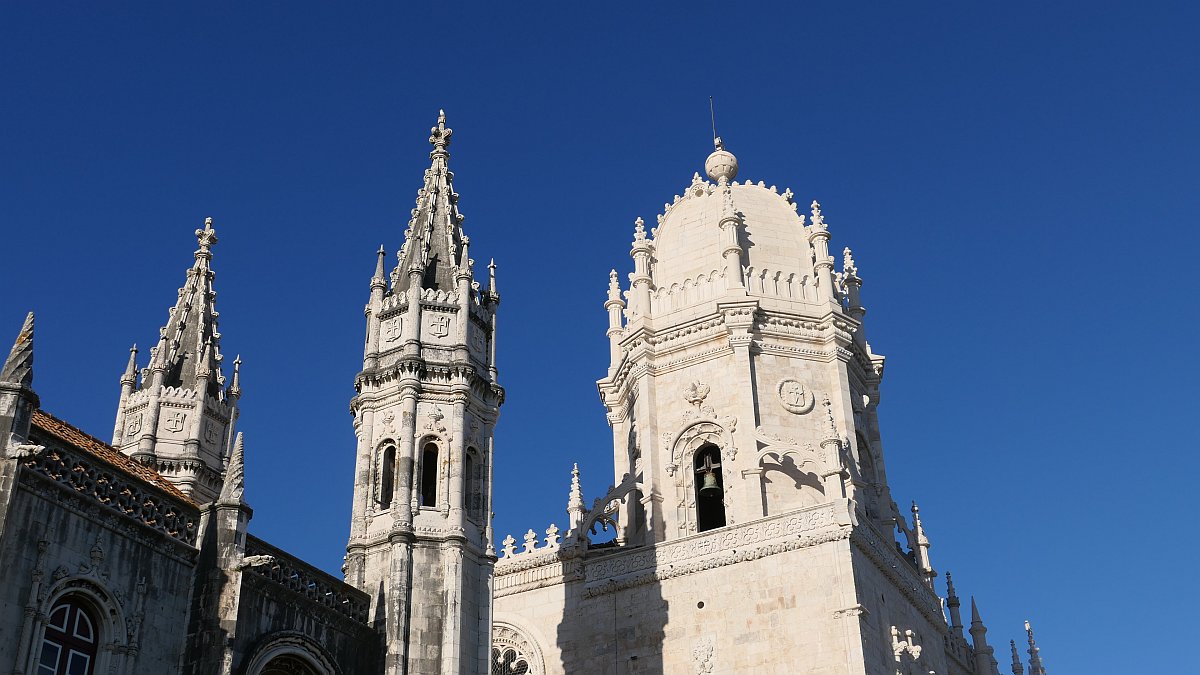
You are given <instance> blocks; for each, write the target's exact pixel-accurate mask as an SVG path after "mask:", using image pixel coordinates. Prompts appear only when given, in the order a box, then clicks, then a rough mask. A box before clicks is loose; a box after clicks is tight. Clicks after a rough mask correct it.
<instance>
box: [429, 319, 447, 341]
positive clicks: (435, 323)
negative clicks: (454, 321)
mask: <svg viewBox="0 0 1200 675" xmlns="http://www.w3.org/2000/svg"><path fill="white" fill-rule="evenodd" d="M429 332H430V333H431V334H432V335H433V336H434V337H440V338H442V337H446V336H447V335H449V334H450V317H448V316H434V317H433V318H432V319H430V320H429Z"/></svg>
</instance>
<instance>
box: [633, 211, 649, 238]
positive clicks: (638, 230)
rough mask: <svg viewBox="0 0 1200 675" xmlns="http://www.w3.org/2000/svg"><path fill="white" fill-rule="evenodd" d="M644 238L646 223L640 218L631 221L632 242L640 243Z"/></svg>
mask: <svg viewBox="0 0 1200 675" xmlns="http://www.w3.org/2000/svg"><path fill="white" fill-rule="evenodd" d="M645 238H646V221H644V220H642V217H641V216H638V217H637V220H635V221H633V240H634V241H642V240H644V239H645Z"/></svg>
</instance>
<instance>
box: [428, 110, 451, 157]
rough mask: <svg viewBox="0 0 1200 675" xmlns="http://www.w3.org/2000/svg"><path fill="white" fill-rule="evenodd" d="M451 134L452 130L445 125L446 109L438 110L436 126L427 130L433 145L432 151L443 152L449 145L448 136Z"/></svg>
mask: <svg viewBox="0 0 1200 675" xmlns="http://www.w3.org/2000/svg"><path fill="white" fill-rule="evenodd" d="M453 134H454V130H453V129H450V128H449V127H447V126H446V111H445V110H439V111H438V119H437V126H436V127H433V128H432V129H430V130H429V142H430V143H431V144H432V145H433V151H434V152H435V153H442V154H444V153H445V152H446V148H447V147H449V146H450V136H451V135H453Z"/></svg>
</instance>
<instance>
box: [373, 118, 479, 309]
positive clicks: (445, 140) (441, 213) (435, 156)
mask: <svg viewBox="0 0 1200 675" xmlns="http://www.w3.org/2000/svg"><path fill="white" fill-rule="evenodd" d="M453 133H454V132H453V130H451V129H450V128H449V127H447V126H446V113H445V111H439V112H438V120H437V126H435V127H433V128H432V129H430V130H429V142H430V144H432V145H433V151H432V152H430V153H429V158H430V160H431V164H430V167H429V169H428V170H426V171H425V184H424V185H423V186H422V187H421V189H420V190H418V191H417V202H416V207H415V208H414V209H413V210H412V219H411V220H410V221H409V222H408V229H406V230H405V231H404V246H403V248H401V250H400V262H399V264H398V265H397V267H396V270H395V272H393V274H392V279H393V280H394V286H395V287H396V288H398V289H400V290H407V289H408V287H409V286H410V285H411V284H412V280H411V278H412V274H413V273H414V272H419V273H420V275H421V276H420V285H421V287H422V288H431V289H435V290H439V291H453V290H454V288H455V281H454V279H455V275H456V274H457V273H458V272H459V270H460V268H465V267H466V266H467V264H468V263H467V257H466V251H465V247H464V242H463V238H464V237H463V229H462V222H463V219H464V218H463V216H462V214H460V213H459V212H458V193H456V192H455V191H454V182H453V181H454V174H453V172H451V171H450V169H449V166H448V160H449V158H450V153H449V152H447V151H446V148H447V147H448V146H449V145H450V136H451V135H452V134H453Z"/></svg>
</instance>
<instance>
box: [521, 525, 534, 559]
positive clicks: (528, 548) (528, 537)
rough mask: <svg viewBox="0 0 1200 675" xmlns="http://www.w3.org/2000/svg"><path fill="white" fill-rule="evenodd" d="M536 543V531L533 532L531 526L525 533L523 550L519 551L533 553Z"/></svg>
mask: <svg viewBox="0 0 1200 675" xmlns="http://www.w3.org/2000/svg"><path fill="white" fill-rule="evenodd" d="M537 543H538V536H537V532H534V531H533V529H532V528H531V529H530V530H529V531H528V532H526V533H525V550H524V551H521V552H522V553H533V550H534V549H536V548H537Z"/></svg>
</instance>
